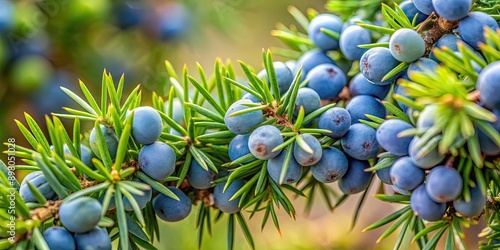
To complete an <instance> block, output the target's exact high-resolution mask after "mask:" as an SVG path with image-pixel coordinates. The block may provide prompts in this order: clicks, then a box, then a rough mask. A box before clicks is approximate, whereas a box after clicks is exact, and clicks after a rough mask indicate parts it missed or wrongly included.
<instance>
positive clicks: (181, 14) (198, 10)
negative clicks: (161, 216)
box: [0, 0, 480, 249]
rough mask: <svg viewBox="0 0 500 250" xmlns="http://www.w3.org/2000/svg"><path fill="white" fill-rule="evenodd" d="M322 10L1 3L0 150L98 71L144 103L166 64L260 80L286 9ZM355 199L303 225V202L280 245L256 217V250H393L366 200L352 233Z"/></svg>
mask: <svg viewBox="0 0 500 250" xmlns="http://www.w3.org/2000/svg"><path fill="white" fill-rule="evenodd" d="M324 4H325V1H323V0H314V1H302V0H289V1H282V0H273V1H266V0H254V1H245V0H203V1H200V0H184V1H162V0H151V1H116V0H115V1H109V0H44V1H35V0H19V1H15V2H10V1H7V0H0V37H1V38H0V140H1V141H2V142H4V141H6V140H7V138H15V139H16V143H18V144H21V145H28V144H27V142H26V141H23V139H22V136H21V135H20V133H19V130H18V129H17V127H16V126H15V123H14V119H18V120H20V121H23V122H24V118H23V112H27V113H29V114H31V115H32V116H33V117H34V118H35V119H36V120H38V121H43V119H44V115H45V114H50V112H59V113H60V112H64V111H63V110H62V109H61V107H62V106H69V107H71V106H73V103H72V102H71V101H70V100H69V98H68V97H66V96H65V95H64V94H63V92H62V91H61V90H60V89H59V86H65V87H68V88H72V89H75V90H76V89H77V88H78V79H80V80H82V81H83V82H85V83H86V84H87V85H88V86H89V88H91V90H92V91H94V93H97V92H98V91H99V89H100V83H101V76H102V71H103V69H104V68H106V69H107V71H109V72H111V73H112V74H113V76H114V78H115V79H117V78H119V77H120V75H121V74H122V73H124V74H125V82H126V85H127V87H128V88H132V87H134V86H136V85H137V84H142V86H143V90H144V91H143V92H144V96H145V99H146V100H147V97H149V96H150V92H151V91H156V92H158V93H160V94H161V95H164V94H165V90H166V89H168V86H166V81H167V77H168V75H167V73H166V70H165V67H164V60H169V61H170V62H171V63H172V64H173V65H174V67H175V68H176V69H177V70H178V72H180V71H181V70H182V67H183V65H184V64H186V65H187V66H188V68H190V69H191V70H192V71H194V69H196V62H198V63H200V64H201V65H202V66H203V67H204V68H205V69H206V71H207V72H210V71H211V69H212V67H213V62H214V60H215V58H216V57H220V58H222V59H223V60H226V59H231V60H232V61H233V62H236V60H242V61H244V62H246V63H247V64H250V65H252V66H253V67H255V68H256V69H257V70H260V68H261V67H262V64H261V50H262V49H263V48H270V47H280V46H281V47H282V46H284V45H282V44H281V43H280V42H279V41H278V40H277V39H275V38H273V37H272V36H271V35H270V31H271V30H273V29H274V28H275V26H276V24H277V23H278V22H282V23H284V24H286V25H289V24H293V19H292V17H291V16H290V15H289V13H288V12H287V7H288V6H290V5H293V6H296V7H297V8H298V9H299V10H301V11H306V9H307V8H314V9H316V10H318V11H319V12H324ZM277 59H279V58H277ZM237 68H238V67H237ZM76 92H77V93H79V91H76ZM42 124H43V122H42ZM87 126H91V124H87ZM2 151H3V150H2ZM1 159H3V160H5V156H4V155H2V156H1ZM19 176H21V175H19ZM375 186H376V185H375ZM372 191H373V192H375V190H372ZM373 192H372V193H373ZM359 198H360V197H359V196H354V197H352V198H350V199H349V200H348V201H347V202H346V203H345V204H344V205H343V206H341V207H340V208H339V209H338V210H337V211H335V213H331V212H330V211H328V209H327V206H326V205H325V203H324V201H323V200H322V197H319V196H317V198H316V204H315V206H314V207H313V209H312V211H311V213H310V215H309V216H307V215H305V214H304V213H303V212H302V211H304V207H305V199H304V198H298V199H297V200H295V204H296V209H297V211H298V216H297V219H296V221H294V220H293V219H291V218H289V217H288V216H287V215H286V213H284V212H283V211H281V212H280V213H279V219H280V223H281V231H282V237H280V234H279V233H278V232H277V231H276V230H275V229H274V226H273V225H272V223H271V222H269V224H268V226H267V227H266V228H265V229H264V230H263V231H262V233H261V219H262V215H257V216H255V217H254V218H253V219H252V220H251V221H250V227H251V228H250V230H251V231H252V232H253V233H254V240H255V243H256V247H257V249H391V248H392V244H393V242H394V241H395V238H394V237H392V238H389V239H388V240H386V241H383V242H381V243H376V239H377V238H378V236H379V235H380V234H381V233H382V232H383V231H382V230H378V231H374V232H366V233H361V230H362V228H364V227H366V226H367V225H369V224H371V223H373V222H375V221H376V220H378V219H380V218H382V217H383V216H385V215H388V214H389V213H390V212H391V211H394V210H395V209H397V207H392V206H390V205H387V204H383V203H382V202H379V201H377V200H375V199H373V198H370V199H368V201H367V203H366V204H365V207H364V210H363V213H362V214H361V216H360V220H359V223H358V225H357V226H356V227H355V228H354V229H353V230H352V231H350V223H351V219H352V215H353V213H354V210H355V207H356V204H357V200H358V199H359ZM196 210H197V208H196V207H193V211H192V213H191V215H190V216H189V217H188V218H187V219H186V220H184V221H182V222H178V223H161V232H162V235H161V242H159V243H157V246H158V247H159V249H196V248H197V241H196V237H197V230H196V229H195V220H196ZM226 223H227V218H223V219H222V220H221V221H219V222H218V223H217V224H215V226H214V229H213V235H212V236H211V237H209V236H208V235H205V240H204V243H203V247H202V248H203V249H225V248H226ZM479 228H480V227H476V228H474V230H475V231H471V232H468V234H467V235H468V236H467V237H468V240H469V243H470V246H471V248H475V247H476V246H477V245H476V242H477V238H476V235H477V233H478V232H477V230H478V229H479ZM236 232H237V238H236V239H237V242H236V244H235V247H236V249H250V248H249V247H248V245H247V243H246V241H245V239H244V236H243V235H242V234H241V232H240V231H239V228H237V229H236ZM391 243H392V244H391Z"/></svg>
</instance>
